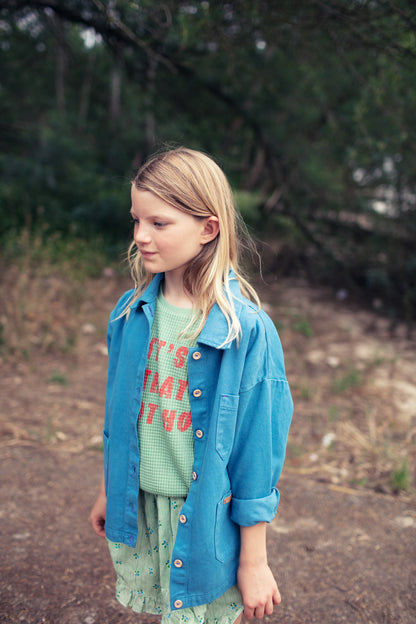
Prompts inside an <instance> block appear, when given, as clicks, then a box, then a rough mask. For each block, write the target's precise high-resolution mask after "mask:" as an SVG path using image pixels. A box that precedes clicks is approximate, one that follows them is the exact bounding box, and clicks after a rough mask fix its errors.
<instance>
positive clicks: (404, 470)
mask: <svg viewBox="0 0 416 624" xmlns="http://www.w3.org/2000/svg"><path fill="white" fill-rule="evenodd" d="M410 483H411V475H410V471H409V467H408V461H407V458H406V459H404V460H403V463H402V464H401V466H399V467H398V468H396V469H395V470H393V471H392V473H391V477H390V484H391V486H392V488H393V491H394V492H395V493H396V494H397V493H399V492H400V491H403V492H407V491H408V490H409V487H410Z"/></svg>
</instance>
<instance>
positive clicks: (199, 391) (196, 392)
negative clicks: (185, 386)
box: [192, 388, 202, 398]
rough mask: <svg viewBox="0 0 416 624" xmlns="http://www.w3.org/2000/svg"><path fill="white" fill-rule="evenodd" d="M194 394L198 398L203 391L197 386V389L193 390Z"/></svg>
mask: <svg viewBox="0 0 416 624" xmlns="http://www.w3.org/2000/svg"><path fill="white" fill-rule="evenodd" d="M192 394H193V395H194V397H195V398H198V397H200V396H201V394H202V392H201V390H200V389H199V388H197V389H196V390H194V391H193V392H192Z"/></svg>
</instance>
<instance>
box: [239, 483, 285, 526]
mask: <svg viewBox="0 0 416 624" xmlns="http://www.w3.org/2000/svg"><path fill="white" fill-rule="evenodd" d="M279 498H280V494H279V490H277V489H276V488H273V490H272V493H271V494H269V496H266V497H264V498H253V499H239V498H234V497H233V499H232V506H231V519H232V520H233V522H235V523H236V524H238V525H240V526H253V525H254V524H258V523H259V522H271V521H272V520H273V518H274V517H275V515H276V511H277V506H278V504H279Z"/></svg>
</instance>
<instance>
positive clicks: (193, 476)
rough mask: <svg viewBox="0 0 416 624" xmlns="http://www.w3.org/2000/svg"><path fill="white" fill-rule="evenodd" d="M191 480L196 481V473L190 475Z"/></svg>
mask: <svg viewBox="0 0 416 624" xmlns="http://www.w3.org/2000/svg"><path fill="white" fill-rule="evenodd" d="M192 479H193V480H194V481H196V480H197V479H198V475H197V474H196V472H193V473H192Z"/></svg>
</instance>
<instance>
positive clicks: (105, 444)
mask: <svg viewBox="0 0 416 624" xmlns="http://www.w3.org/2000/svg"><path fill="white" fill-rule="evenodd" d="M108 447H109V440H108V435H107V434H106V432H105V431H103V450H104V485H105V493H106V495H107V491H108V455H109V448H108Z"/></svg>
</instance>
